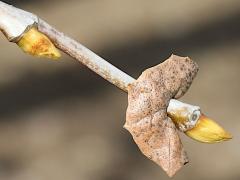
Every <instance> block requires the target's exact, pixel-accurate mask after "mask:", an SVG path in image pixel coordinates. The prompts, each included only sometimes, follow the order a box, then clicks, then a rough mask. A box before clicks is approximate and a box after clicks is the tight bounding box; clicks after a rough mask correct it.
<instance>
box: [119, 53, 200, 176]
mask: <svg viewBox="0 0 240 180" xmlns="http://www.w3.org/2000/svg"><path fill="white" fill-rule="evenodd" d="M197 71H198V66H197V64H196V63H195V62H194V61H192V60H191V59H190V58H188V57H180V56H176V55H172V56H171V57H170V58H169V59H167V60H166V61H164V62H163V63H161V64H159V65H157V66H154V67H152V68H149V69H147V70H145V71H144V72H143V73H142V75H141V76H140V77H139V78H138V79H137V80H136V81H135V82H134V83H132V84H131V85H129V87H128V88H129V89H128V90H129V91H128V92H129V94H128V108H127V114H126V123H125V125H124V127H125V128H126V129H127V130H128V131H129V132H130V133H131V134H132V136H133V139H134V141H135V142H136V144H137V145H138V147H139V149H140V150H141V152H142V153H143V154H144V155H145V156H147V157H148V158H149V159H151V160H152V161H154V162H155V163H157V164H158V165H160V166H161V167H162V168H163V170H164V171H166V173H167V174H168V175H169V176H170V177H171V176H173V175H174V174H175V173H176V172H177V171H178V170H179V169H180V168H181V167H182V166H183V165H184V164H186V163H187V162H188V158H187V155H186V152H185V150H184V148H183V145H182V143H181V140H180V138H179V135H178V132H177V129H176V127H175V125H174V123H173V122H172V120H171V119H170V118H169V117H168V116H167V107H168V104H169V101H170V99H172V98H180V97H181V96H182V95H183V94H184V93H185V92H186V91H187V90H188V88H189V87H190V85H191V83H192V81H193V79H194V77H195V76H196V74H197Z"/></svg>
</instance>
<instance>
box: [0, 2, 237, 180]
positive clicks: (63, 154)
mask: <svg viewBox="0 0 240 180" xmlns="http://www.w3.org/2000/svg"><path fill="white" fill-rule="evenodd" d="M5 2H9V3H12V4H13V5H15V6H18V7H20V8H23V9H25V10H28V11H31V12H33V13H35V14H37V15H39V16H40V17H41V18H43V19H45V20H47V21H48V22H49V23H50V24H52V25H54V26H55V27H57V28H58V29H59V30H61V31H63V32H64V33H66V34H68V35H70V36H71V37H73V38H75V39H76V40H78V41H80V42H81V43H82V44H84V45H86V46H87V47H88V48H90V49H92V50H93V51H94V52H96V53H98V54H99V55H101V56H102V57H104V58H105V59H107V60H108V61H109V62H111V63H113V64H114V65H116V66H117V67H119V68H121V69H122V70H124V71H126V72H127V73H129V74H131V75H132V76H134V77H138V76H139V75H140V73H141V72H142V71H143V70H144V69H146V68H147V67H150V66H153V65H156V64H158V63H160V62H161V61H163V60H164V59H166V58H168V57H169V56H170V55H171V54H172V53H175V54H177V55H182V56H189V57H191V58H192V59H194V60H196V61H197V62H198V64H199V65H200V72H199V74H198V76H197V78H196V79H195V81H194V83H193V85H192V87H191V89H190V90H189V92H188V93H187V95H185V97H184V98H183V99H182V100H184V101H186V102H188V103H191V104H196V105H199V106H201V108H202V110H203V111H204V112H205V113H206V114H207V115H209V116H210V117H212V118H214V119H215V120H217V121H218V122H219V123H220V124H222V125H223V126H224V127H225V128H226V129H227V130H228V131H230V132H231V133H232V134H233V136H234V139H233V140H231V141H229V142H224V143H220V144H214V145H208V144H201V143H197V142H195V141H193V140H191V139H189V138H187V137H185V136H184V135H182V138H183V144H184V146H185V148H186V150H187V152H188V155H189V157H190V163H189V164H188V165H186V166H185V167H184V168H183V169H182V170H181V171H180V172H179V173H178V174H177V175H176V176H175V177H174V178H173V179H174V180H186V179H194V180H203V179H204V180H225V179H226V180H239V179H240V136H239V131H240V118H239V112H240V106H239V102H238V101H240V95H239V93H240V80H239V78H240V1H239V0H222V1H219V0H201V1H192V0H182V1H166V0H149V1H146V0H145V1H144V0H132V1H128V0H121V1H115V0H102V1H99V0H68V1H61V0H51V1H46V0H43V1H30V0H24V1H23V0H15V1H14V0H12V1H5ZM0 58H1V59H0V179H1V180H160V179H169V178H168V177H167V176H166V174H165V173H164V172H163V171H162V170H161V169H160V167H158V166H157V165H155V164H154V163H152V162H151V161H150V160H148V159H146V158H145V157H144V156H143V155H142V154H141V153H140V151H139V150H138V148H137V147H136V145H135V144H134V142H133V140H132V139H131V136H130V134H129V133H128V132H127V131H126V130H125V129H123V128H122V126H123V124H124V121H125V111H126V108H127V94H125V93H124V92H122V91H120V90H119V89H117V88H116V87H114V86H113V85H111V84H109V83H108V82H106V81H105V80H103V79H101V77H98V76H97V75H96V74H94V73H93V72H91V71H90V70H88V69H87V68H85V67H84V66H83V65H81V64H80V63H78V62H77V61H75V60H73V59H71V58H69V57H67V56H66V55H63V57H62V59H61V60H60V61H50V60H48V59H38V58H33V57H30V56H28V55H26V54H24V53H22V52H21V50H20V49H18V48H17V46H16V45H15V44H12V43H8V42H7V41H6V39H5V37H4V36H3V35H2V34H1V35H0Z"/></svg>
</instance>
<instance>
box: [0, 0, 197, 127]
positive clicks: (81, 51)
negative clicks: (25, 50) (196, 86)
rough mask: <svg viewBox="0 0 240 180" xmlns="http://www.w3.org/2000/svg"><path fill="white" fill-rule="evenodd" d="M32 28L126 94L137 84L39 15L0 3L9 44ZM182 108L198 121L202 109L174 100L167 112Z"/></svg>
mask: <svg viewBox="0 0 240 180" xmlns="http://www.w3.org/2000/svg"><path fill="white" fill-rule="evenodd" d="M32 26H36V27H37V28H38V30H39V31H40V32H42V33H43V34H45V35H47V36H48V37H49V38H50V39H51V41H52V42H53V43H54V44H55V45H56V46H57V47H58V48H59V49H60V50H62V51H63V52H65V53H66V54H68V55H69V56H71V57H73V58H74V59H77V60H78V61H80V62H81V63H82V64H84V65H86V66H87V67H88V68H89V69H91V70H92V71H94V72H96V73H97V74H98V75H100V76H101V77H103V78H104V79H106V80H108V81H109V82H110V83H112V84H114V85H115V86H117V87H118V88H120V89H122V90H123V91H125V92H127V91H128V88H127V87H128V85H129V84H131V83H133V82H134V81H135V79H134V78H132V77H131V76H129V75H128V74H126V73H125V72H123V71H121V70H119V69H118V68H116V67H115V66H113V65H111V64H110V63H108V62H107V61H106V60H104V59H103V58H101V57H100V56H98V55H97V54H95V53H94V52H92V51H91V50H89V49H88V48H86V47H84V46H83V45H81V44H80V43H79V42H77V41H75V40H74V39H71V38H70V37H68V36H66V35H64V34H63V33H62V32H59V31H58V30H57V29H55V28H53V27H52V26H51V25H49V24H48V23H47V22H45V21H44V20H42V19H40V18H38V17H37V16H36V15H34V14H32V13H29V12H26V11H24V10H21V9H18V8H15V7H13V6H10V5H8V4H6V3H3V2H1V1H0V29H1V30H2V31H3V32H4V34H5V36H6V37H7V38H8V40H9V41H14V42H16V41H17V40H19V39H20V38H21V36H22V35H23V34H24V32H26V31H27V30H28V29H29V28H31V27H32ZM182 108H185V109H187V110H188V113H189V118H192V117H195V118H197V119H198V118H199V114H200V108H199V107H198V106H193V105H190V104H186V103H182V102H180V101H178V100H174V99H172V100H170V102H169V106H168V109H167V111H168V113H171V112H172V111H174V110H179V109H182ZM194 115H195V116H194ZM195 120H196V119H194V122H195Z"/></svg>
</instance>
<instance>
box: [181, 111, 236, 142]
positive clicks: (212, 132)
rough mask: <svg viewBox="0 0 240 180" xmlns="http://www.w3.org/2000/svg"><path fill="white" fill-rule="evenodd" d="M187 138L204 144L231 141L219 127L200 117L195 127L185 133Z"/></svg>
mask: <svg viewBox="0 0 240 180" xmlns="http://www.w3.org/2000/svg"><path fill="white" fill-rule="evenodd" d="M185 134H186V135H188V136H189V137H191V138H193V139H195V140H197V141H200V142H204V143H216V142H222V141H227V140H229V139H232V135H231V134H229V133H228V132H226V131H225V130H224V129H223V128H222V127H221V126H220V125H218V124H217V123H216V122H214V121H213V120H211V119H210V118H208V117H206V116H204V115H201V116H200V118H199V119H198V121H197V123H196V125H195V127H193V128H192V129H190V130H187V131H186V132H185Z"/></svg>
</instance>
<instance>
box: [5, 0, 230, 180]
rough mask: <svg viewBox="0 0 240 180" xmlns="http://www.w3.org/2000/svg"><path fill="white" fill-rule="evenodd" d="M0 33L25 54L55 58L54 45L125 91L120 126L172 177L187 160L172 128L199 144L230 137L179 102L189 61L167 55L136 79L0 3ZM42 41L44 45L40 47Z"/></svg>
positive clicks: (188, 78)
mask: <svg viewBox="0 0 240 180" xmlns="http://www.w3.org/2000/svg"><path fill="white" fill-rule="evenodd" d="M0 30H1V31H2V32H3V33H4V35H5V36H6V37H7V39H8V40H9V41H11V42H14V43H17V44H18V45H19V47H20V48H21V49H22V50H24V52H27V53H28V54H31V55H34V56H41V57H49V58H53V59H56V58H58V57H60V53H59V52H58V51H57V49H56V48H55V47H54V45H55V46H56V47H57V48H58V49H60V50H61V51H62V52H65V53H66V54H68V55H69V56H71V57H72V58H74V59H77V60H78V61H79V62H81V63H83V64H84V65H86V66H87V67H88V68H90V69H91V70H92V71H94V72H96V73H97V74H98V75H100V76H102V77H103V78H104V79H106V80H108V81H109V82H110V83H112V84H114V85H115V86H117V87H119V88H120V89H122V90H123V91H125V92H128V93H129V96H128V99H129V106H128V109H127V118H126V124H125V128H126V129H128V131H130V133H131V134H132V136H133V139H134V140H135V142H136V143H137V145H138V146H139V148H140V150H141V151H142V153H143V154H144V155H146V156H147V157H148V158H149V159H151V160H153V161H154V162H156V163H157V164H158V165H160V166H161V167H162V168H163V169H164V170H165V171H166V172H167V174H168V175H169V176H173V175H174V174H175V173H176V172H177V171H178V170H179V169H180V168H181V167H182V166H183V165H184V164H186V163H187V162H188V159H187V156H186V152H185V151H184V149H183V146H182V143H181V140H180V138H179V136H178V133H177V129H176V127H177V128H178V129H179V130H180V131H182V132H184V133H185V134H186V135H188V136H189V137H191V138H193V139H195V140H197V141H200V142H204V143H216V142H222V141H226V140H229V139H231V138H232V136H231V135H230V134H229V133H227V132H226V131H225V130H224V129H223V128H222V127H221V126H219V125H218V124H217V123H215V122H214V121H212V120H211V119H210V118H208V117H206V116H204V115H203V114H202V112H201V110H200V107H198V106H193V105H190V104H186V103H183V102H180V101H178V100H176V99H172V98H180V97H181V96H182V95H183V94H184V93H185V92H186V91H187V89H188V88H189V86H190V85H191V83H192V80H193V78H194V77H195V76H196V73H197V71H198V67H197V64H196V63H195V62H193V61H192V60H191V59H189V58H188V57H179V56H175V55H172V56H171V57H170V58H169V59H168V60H166V61H165V62H164V63H162V64H160V65H157V66H155V67H152V68H149V69H147V70H146V71H144V72H143V73H142V75H141V76H140V77H139V78H138V80H135V79H134V78H133V77H131V76H129V75H128V74H126V73H124V72H123V71H121V70H120V69H118V68H116V67H114V66H113V65H112V64H110V63H109V62H107V61H106V60H105V59H103V58H101V57H100V56H98V55H97V54H95V53H94V52H92V51H91V50H89V49H88V48H86V47H85V46H83V45H82V44H80V43H79V42H77V41H75V40H74V39H71V38H70V37H69V36H67V35H65V34H63V33H62V32H60V31H58V30H57V29H55V28H54V27H52V26H51V25H49V24H48V23H47V22H45V21H44V20H42V19H41V18H39V17H37V16H36V15H34V14H32V13H30V12H26V11H24V10H22V9H18V8H15V7H13V6H10V5H8V4H6V3H4V2H2V1H0ZM42 39H44V41H42ZM43 42H44V43H43Z"/></svg>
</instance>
